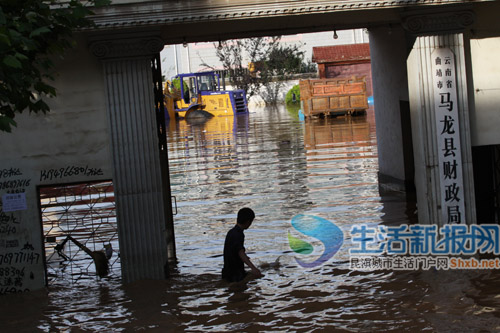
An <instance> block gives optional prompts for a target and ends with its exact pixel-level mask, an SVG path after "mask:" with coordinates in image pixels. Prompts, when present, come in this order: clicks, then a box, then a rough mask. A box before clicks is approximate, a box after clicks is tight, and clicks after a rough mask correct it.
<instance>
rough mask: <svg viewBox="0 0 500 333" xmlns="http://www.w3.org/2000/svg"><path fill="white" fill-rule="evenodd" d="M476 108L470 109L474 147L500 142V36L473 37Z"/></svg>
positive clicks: (472, 55)
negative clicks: (499, 59) (499, 58)
mask: <svg viewBox="0 0 500 333" xmlns="http://www.w3.org/2000/svg"><path fill="white" fill-rule="evenodd" d="M470 44H471V58H472V77H473V82H474V100H475V110H471V112H470V120H471V139H472V145H473V146H484V145H497V144H500V130H499V129H500V62H499V61H498V56H499V54H500V37H496V38H485V39H472V40H471V41H470Z"/></svg>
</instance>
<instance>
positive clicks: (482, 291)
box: [0, 108, 500, 332]
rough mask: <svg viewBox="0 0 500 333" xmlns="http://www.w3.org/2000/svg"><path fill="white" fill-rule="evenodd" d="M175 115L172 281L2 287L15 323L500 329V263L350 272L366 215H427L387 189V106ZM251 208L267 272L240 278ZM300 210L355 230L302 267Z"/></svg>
mask: <svg viewBox="0 0 500 333" xmlns="http://www.w3.org/2000/svg"><path fill="white" fill-rule="evenodd" d="M169 125H170V129H169V132H168V143H169V161H170V162H169V163H170V179H171V186H172V195H173V196H175V197H176V202H177V215H176V216H175V218H174V220H175V233H176V246H177V257H178V265H177V267H175V268H174V269H173V271H172V277H171V278H170V279H169V280H166V281H139V282H136V283H132V284H130V285H126V286H122V285H121V283H120V280H119V278H116V277H115V278H113V277H112V278H110V279H103V280H100V281H95V282H92V281H86V282H85V283H80V284H64V283H61V282H59V283H57V284H55V285H52V286H49V287H48V289H47V290H44V291H39V292H33V293H28V294H22V295H6V296H2V303H1V304H2V305H1V311H0V313H1V314H0V320H1V322H2V329H1V330H2V331H3V332H12V331H16V332H33V331H44V332H56V331H64V332H80V331H92V332H97V331H99V332H116V331H148V332H149V331H158V332H165V331H174V332H177V331H178V332H181V331H196V332H199V331H214V332H221V331H250V332H257V331H272V332H295V331H299V332H311V331H316V330H324V331H335V330H337V331H350V332H357V331H363V332H368V331H394V332H399V331H411V332H414V331H430V332H434V331H437V332H457V331H462V332H463V331H471V332H494V331H499V330H500V298H499V296H498V295H499V294H500V283H499V282H500V278H499V274H498V272H497V271H495V270H484V271H465V270H463V271H462V270H450V271H435V270H429V271H373V272H360V271H354V270H351V269H350V268H349V252H348V251H349V247H350V246H352V245H351V240H350V238H349V236H348V232H349V230H350V229H351V226H352V225H354V224H361V223H366V224H373V225H377V224H380V223H385V224H391V225H394V224H400V223H411V222H414V220H415V217H414V215H413V213H414V210H415V208H414V206H413V205H411V204H407V203H406V200H405V199H404V197H403V196H402V194H401V193H388V194H384V195H383V196H381V194H380V193H379V185H378V176H377V172H378V162H377V147H376V135H375V121H374V115H373V110H372V111H370V112H369V113H368V114H367V115H366V116H360V117H352V118H351V117H338V118H331V119H314V120H312V121H310V122H307V123H304V122H301V121H299V119H298V116H297V113H296V112H293V111H288V110H286V109H284V108H281V109H258V110H254V111H252V112H251V113H250V114H249V115H239V116H237V117H216V118H212V119H210V120H209V121H208V122H206V123H203V124H188V123H186V122H185V121H184V120H182V121H179V122H171V123H170V124H169ZM242 207H251V208H252V209H253V210H254V211H255V213H256V219H255V220H254V222H253V224H252V226H251V228H250V229H248V230H246V231H245V235H246V238H245V247H246V250H247V253H248V254H249V256H250V257H251V258H252V261H253V262H254V263H255V264H256V265H257V266H259V267H261V268H262V272H263V274H264V277H263V278H261V279H257V280H250V281H248V282H246V283H237V284H231V285H230V284H227V283H225V282H223V281H221V279H220V272H221V269H222V264H223V258H222V249H223V245H224V237H225V235H226V232H227V231H228V230H229V229H230V228H231V227H232V226H233V225H234V223H235V220H236V213H237V211H238V210H239V209H240V208H242ZM174 210H175V209H174ZM297 214H309V215H315V216H318V217H321V218H324V219H327V220H329V221H331V222H334V223H335V224H336V225H337V226H339V227H340V228H341V229H342V231H343V232H344V237H345V239H344V244H343V246H342V247H341V249H340V251H339V252H338V253H336V254H335V256H334V257H333V258H332V259H330V260H329V261H327V262H326V263H325V264H323V265H320V266H317V267H315V268H311V269H306V268H303V267H301V266H300V265H298V264H297V262H296V260H295V257H296V255H297V254H296V253H295V252H293V251H292V250H291V249H290V245H289V240H288V235H289V233H290V234H291V235H296V236H298V234H297V233H296V230H294V229H293V227H292V225H291V222H290V221H291V219H292V218H293V217H294V216H296V215H297ZM311 242H313V240H311ZM313 244H314V245H316V244H315V243H314V242H313ZM315 254H316V252H313V255H315Z"/></svg>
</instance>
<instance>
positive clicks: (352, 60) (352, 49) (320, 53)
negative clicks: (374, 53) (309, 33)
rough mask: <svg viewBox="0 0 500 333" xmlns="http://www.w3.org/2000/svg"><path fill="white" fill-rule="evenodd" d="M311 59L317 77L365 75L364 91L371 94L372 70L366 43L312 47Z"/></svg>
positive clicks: (368, 47) (368, 48)
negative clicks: (314, 65) (315, 66)
mask: <svg viewBox="0 0 500 333" xmlns="http://www.w3.org/2000/svg"><path fill="white" fill-rule="evenodd" d="M312 61H313V62H315V63H316V64H318V74H319V77H320V78H322V79H324V78H335V77H349V76H353V75H355V76H366V92H367V95H368V96H372V95H373V93H372V91H373V90H372V71H371V61H370V46H369V44H368V43H362V44H348V45H332V46H319V47H313V56H312Z"/></svg>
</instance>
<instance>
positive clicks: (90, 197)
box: [39, 181, 121, 284]
mask: <svg viewBox="0 0 500 333" xmlns="http://www.w3.org/2000/svg"><path fill="white" fill-rule="evenodd" d="M39 198H40V211H41V220H42V228H43V236H44V242H45V263H46V276H47V284H54V283H58V282H61V281H62V282H66V281H71V283H75V282H80V281H86V280H96V279H99V276H98V273H100V275H101V276H102V277H103V276H106V277H120V276H121V271H120V256H119V252H118V249H119V247H118V230H117V222H116V209H115V197H114V192H113V184H112V182H111V181H106V182H102V181H101V182H92V183H78V184H69V185H62V186H53V187H41V188H39ZM104 258H105V259H104ZM103 259H104V260H105V261H103ZM103 263H105V264H106V265H107V268H108V272H105V273H106V274H102V270H101V271H99V267H102V266H99V264H103Z"/></svg>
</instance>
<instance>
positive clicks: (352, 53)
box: [312, 43, 370, 64]
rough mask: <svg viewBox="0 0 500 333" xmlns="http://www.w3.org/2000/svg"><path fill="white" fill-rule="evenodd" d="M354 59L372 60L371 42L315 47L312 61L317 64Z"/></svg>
mask: <svg viewBox="0 0 500 333" xmlns="http://www.w3.org/2000/svg"><path fill="white" fill-rule="evenodd" d="M353 60H370V44H368V43H363V44H348V45H335V46H318V47H313V57H312V61H313V62H315V63H317V64H321V63H325V62H341V61H353Z"/></svg>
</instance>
